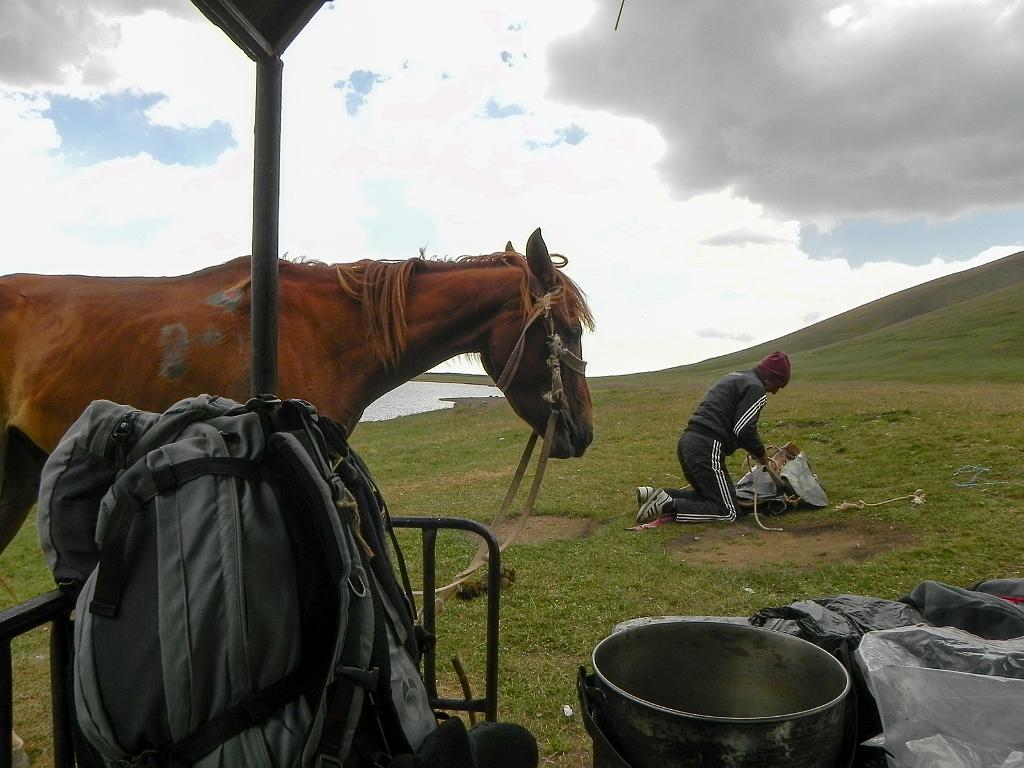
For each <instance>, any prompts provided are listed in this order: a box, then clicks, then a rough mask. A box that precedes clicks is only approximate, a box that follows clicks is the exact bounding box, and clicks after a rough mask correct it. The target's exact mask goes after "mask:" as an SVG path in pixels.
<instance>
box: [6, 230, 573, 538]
mask: <svg viewBox="0 0 1024 768" xmlns="http://www.w3.org/2000/svg"><path fill="white" fill-rule="evenodd" d="M556 258H557V257H556ZM248 288H249V259H248V258H246V257H243V258H239V259H235V260H233V261H229V262H227V263H226V264H222V265H220V266H217V267H211V268H209V269H204V270H201V271H199V272H195V273H192V274H189V275H184V276H181V277H168V278H138V277H132V278H108V277H82V276H73V275H61V276H40V275H24V274H22V275H10V276H8V277H4V278H0V551H2V550H3V548H4V547H6V546H7V544H8V543H9V542H10V540H11V539H12V538H13V537H14V535H15V533H16V532H17V531H18V529H19V527H20V526H21V524H22V522H23V521H24V519H25V516H26V515H27V514H28V512H29V510H30V509H31V507H32V505H33V504H34V503H35V499H36V495H37V493H38V484H39V474H40V471H41V469H42V465H43V462H44V461H45V459H46V455H47V453H49V452H50V451H52V450H53V448H54V447H55V446H56V445H57V442H58V441H59V440H60V438H61V436H62V435H63V434H64V432H65V431H66V430H67V428H68V427H69V426H70V425H71V423H72V422H73V421H74V420H75V419H76V418H77V417H78V415H79V414H80V413H81V412H82V411H83V410H84V409H85V407H86V406H87V405H88V404H89V403H90V402H91V401H92V400H96V399H101V398H102V399H107V400H113V401H114V402H119V403H124V404H129V405H133V406H136V407H138V408H141V409H144V410H149V411H162V410H165V409H166V408H167V407H168V406H170V405H171V404H173V403H174V402H176V401H177V400H179V399H181V398H183V397H188V396H191V395H195V394H199V393H202V392H207V393H212V394H219V395H225V396H227V397H231V398H233V399H236V400H244V399H245V398H247V397H248V396H249V346H250V342H249V338H250V331H249V306H250V305H249V290H248ZM278 291H279V299H278V303H279V309H278V311H279V320H278V327H279V341H278V369H279V376H278V379H279V393H278V394H280V395H281V396H283V397H301V398H304V399H306V400H308V401H310V402H312V403H313V404H314V405H316V407H317V408H318V409H319V410H320V411H321V412H322V413H325V414H327V415H328V416H330V417H332V418H334V419H335V420H337V421H339V422H340V423H342V424H344V425H346V426H347V427H348V429H349V430H350V431H351V430H352V429H353V428H354V427H355V425H356V423H357V422H358V420H359V417H360V416H361V415H362V412H363V410H364V409H365V408H366V407H367V406H368V405H369V404H370V403H372V402H373V401H374V400H376V399H377V398H378V397H380V396H381V395H382V394H384V393H385V392H387V391H389V390H391V389H394V388H395V387H396V386H398V385H399V384H401V383H403V382H405V381H408V380H409V379H411V378H413V377H414V376H416V375H418V374H420V373H423V372H424V371H426V370H428V369H430V368H432V367H433V366H435V365H438V364H439V363H442V362H444V361H445V360H448V359H450V358H452V357H454V356H457V355H461V354H466V353H477V354H479V355H480V359H481V362H482V363H483V366H484V369H485V370H486V371H487V372H488V374H490V375H491V377H492V378H493V379H494V380H495V381H499V384H500V386H502V389H503V391H504V394H505V396H506V398H507V399H508V402H509V403H510V404H511V406H512V408H513V410H514V411H515V412H516V413H517V414H518V415H519V416H520V417H521V418H522V419H523V420H524V421H525V422H526V423H527V424H528V425H530V427H532V428H533V430H534V431H535V432H537V433H538V434H541V435H543V434H544V429H545V426H546V424H547V422H548V419H549V415H550V413H551V409H552V406H551V404H550V402H549V401H550V400H551V396H550V394H549V393H550V392H551V390H552V374H551V370H552V369H551V366H550V365H549V357H550V355H551V354H552V350H554V351H555V353H556V354H558V356H559V357H561V359H562V360H564V361H566V362H568V363H569V365H567V366H561V368H562V389H563V391H564V395H563V396H561V397H560V398H559V399H560V400H561V402H560V403H559V404H558V408H559V416H558V421H557V427H556V431H555V437H554V440H553V441H552V445H551V455H552V456H554V457H558V458H568V457H571V456H581V455H582V454H583V452H584V451H586V449H587V447H588V446H589V445H590V441H591V439H592V436H593V422H592V412H591V401H590V391H589V389H588V387H587V382H586V379H585V377H584V376H583V374H582V365H581V361H580V355H581V354H582V350H581V347H580V336H581V333H582V329H583V327H584V326H586V327H591V328H592V327H593V317H592V316H591V313H590V310H589V309H588V307H587V304H586V301H585V299H584V297H583V294H582V293H581V292H580V290H579V289H578V287H577V286H576V285H575V284H574V283H573V281H572V280H570V279H569V278H568V277H567V276H566V275H564V274H563V273H562V272H561V271H560V270H559V269H557V268H556V265H555V263H553V262H552V259H551V257H550V255H549V254H548V250H547V246H546V245H545V243H544V239H543V237H542V236H541V233H540V230H539V229H538V230H536V231H535V232H534V233H533V234H532V235H531V236H530V239H529V242H528V243H527V246H526V256H525V258H524V257H523V256H521V255H519V254H517V253H516V252H515V251H514V250H513V249H512V247H511V243H510V244H509V245H508V247H507V248H506V250H505V251H504V252H499V253H495V254H491V255H489V256H473V257H462V258H460V259H454V260H433V259H431V260H427V259H423V258H418V259H409V260H407V261H399V262H379V261H369V260H364V261H360V262H356V263H353V264H345V265H342V264H339V265H333V266H330V265H326V264H321V263H303V264H296V263H290V262H286V261H282V262H281V263H280V264H279V274H278ZM545 306H550V311H549V312H547V313H543V312H542V311H540V310H542V309H543V307H545ZM535 319H536V320H538V322H534V320H535ZM541 319H543V320H544V322H539V320H541ZM556 334H557V338H556V337H555V335H556ZM510 359H511V364H510V365H508V366H507V367H506V363H508V362H509V361H510ZM557 367H559V366H556V368H557ZM503 371H504V372H505V375H504V377H503V378H504V379H506V380H507V381H501V380H500V379H501V378H502V377H501V374H502V372H503Z"/></svg>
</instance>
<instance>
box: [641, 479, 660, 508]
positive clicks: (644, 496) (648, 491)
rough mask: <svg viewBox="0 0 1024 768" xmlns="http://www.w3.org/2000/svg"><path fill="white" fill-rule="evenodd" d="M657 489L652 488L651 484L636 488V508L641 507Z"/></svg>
mask: <svg viewBox="0 0 1024 768" xmlns="http://www.w3.org/2000/svg"><path fill="white" fill-rule="evenodd" d="M655 490H656V489H654V488H651V486H649V485H641V486H640V487H639V488H637V489H636V508H637V509H640V507H642V506H643V505H644V502H646V501H647V500H648V499H649V498H651V496H653V495H654V491H655Z"/></svg>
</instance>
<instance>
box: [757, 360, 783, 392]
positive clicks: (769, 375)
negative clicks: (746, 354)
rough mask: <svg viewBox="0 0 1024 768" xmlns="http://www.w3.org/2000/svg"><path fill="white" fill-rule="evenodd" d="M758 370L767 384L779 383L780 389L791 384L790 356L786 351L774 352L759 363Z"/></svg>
mask: <svg viewBox="0 0 1024 768" xmlns="http://www.w3.org/2000/svg"><path fill="white" fill-rule="evenodd" d="M757 370H759V371H760V372H761V378H763V379H764V381H765V383H766V384H777V385H778V386H779V388H780V389H781V388H782V387H784V386H786V385H787V384H789V357H788V356H787V355H786V353H785V352H772V353H771V354H770V355H768V357H766V358H765V359H764V360H762V361H761V362H760V363H758V364H757Z"/></svg>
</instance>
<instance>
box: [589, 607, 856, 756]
mask: <svg viewBox="0 0 1024 768" xmlns="http://www.w3.org/2000/svg"><path fill="white" fill-rule="evenodd" d="M593 665H594V675H593V689H590V690H592V692H593V693H594V695H593V699H594V700H595V701H594V706H593V718H592V721H591V723H590V724H593V722H596V725H597V728H598V729H600V730H601V731H603V734H602V740H603V739H604V736H606V737H607V743H606V744H605V745H604V749H603V750H598V749H597V746H598V744H597V740H596V739H595V761H597V759H598V755H599V752H602V753H605V752H607V753H610V752H613V751H617V752H618V753H619V755H621V757H622V758H623V759H624V760H625V761H626V762H627V763H628V764H629V765H631V766H633V767H634V768H689V767H690V766H693V767H695V768H696V767H698V766H699V768H758V767H760V766H764V768H769V766H770V767H771V768H780V767H781V766H785V768H833V766H835V765H836V760H837V758H838V756H839V754H840V751H841V749H842V746H843V731H844V722H845V714H846V713H845V706H844V703H845V699H846V696H847V694H848V693H849V691H850V676H849V674H848V673H847V671H846V668H845V667H844V666H843V665H842V664H841V663H840V662H839V661H838V660H837V659H836V658H835V657H833V656H832V655H831V654H830V653H828V652H827V651H825V650H823V649H821V648H819V647H817V646H816V645H813V644H812V643H808V642H806V641H804V640H801V639H799V638H797V637H793V636H791V635H786V634H783V633H780V632H773V631H771V630H767V629H761V628H757V627H749V626H744V625H742V624H727V623H715V622H696V621H693V622H688V621H665V622H656V623H651V624H643V625H639V626H635V627H632V628H629V629H625V630H622V631H620V632H617V633H615V634H613V635H611V636H609V637H607V638H605V639H604V640H602V641H601V642H600V643H598V645H597V647H596V648H595V649H594V653H593ZM580 690H581V696H584V695H585V694H584V693H583V691H584V688H583V687H581V689H580ZM583 703H584V707H585V708H587V710H588V714H590V710H589V707H588V702H583ZM592 735H593V733H592ZM608 743H610V745H611V749H609V748H608ZM595 766H597V768H603V766H600V765H599V764H598V763H597V762H595Z"/></svg>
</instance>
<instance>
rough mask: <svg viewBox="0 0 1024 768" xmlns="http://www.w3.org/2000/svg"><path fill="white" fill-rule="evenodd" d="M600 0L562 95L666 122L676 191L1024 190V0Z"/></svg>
mask: <svg viewBox="0 0 1024 768" xmlns="http://www.w3.org/2000/svg"><path fill="white" fill-rule="evenodd" d="M618 6H619V3H618V2H614V1H613V0H601V2H600V3H599V4H598V12H597V13H595V14H594V15H593V16H592V17H591V19H590V21H589V23H588V24H587V25H586V26H585V27H584V28H583V29H582V30H581V31H580V32H579V33H576V34H571V35H567V36H566V37H564V38H563V39H561V40H559V41H556V42H555V43H554V44H553V46H552V47H551V49H550V50H549V51H548V55H549V60H550V62H551V72H552V74H551V87H550V92H551V94H552V95H553V96H554V97H555V98H557V99H558V100H560V101H563V102H566V103H571V104H576V105H579V106H582V107H587V108H590V109H601V110H607V111H610V112H614V113H616V114H621V115H633V116H637V117H640V118H642V119H644V120H646V121H649V122H650V123H652V124H653V125H655V126H656V127H657V128H658V129H659V131H660V132H661V134H662V135H663V137H664V139H665V141H666V144H667V151H666V154H665V157H664V158H663V160H662V161H661V163H660V164H659V172H660V174H661V176H662V178H663V179H664V180H665V181H666V182H667V183H668V184H669V185H670V187H671V189H672V190H673V193H674V196H675V197H676V198H678V199H687V198H689V197H692V196H694V195H697V194H701V193H706V192H712V191H717V190H722V189H729V190H731V192H732V194H734V195H736V196H738V197H744V198H749V199H751V200H754V201H756V202H758V203H760V204H763V205H765V206H766V207H767V209H768V211H769V212H770V213H771V215H773V216H775V217H779V218H783V219H797V220H800V221H803V222H813V221H816V220H819V219H828V218H845V217H877V218H881V219H886V220H904V219H911V218H927V219H949V218H954V217H956V216H958V215H962V214H964V213H968V212H973V211H977V210H979V209H982V208H985V207H988V206H992V207H1001V208H1009V207H1018V208H1020V207H1022V206H1024V143H1022V142H1021V141H1020V135H1019V134H1020V130H1019V127H1020V126H1021V125H1022V124H1024V89H1022V88H1020V83H1019V79H1020V76H1019V73H1020V72H1022V71H1024V47H1022V46H1021V45H1019V41H1020V39H1021V37H1022V36H1024V3H1020V2H1016V0H976V1H973V2H956V1H952V0H923V1H919V2H892V1H891V0H856V1H854V2H849V3H845V4H843V5H839V4H838V3H836V2H833V1H831V0H808V1H807V2H800V3H779V2H772V1H770V0H751V1H750V2H744V3H742V4H740V3H732V2H721V0H695V2H685V3H681V2H677V1H676V0H645V2H642V3H627V4H626V7H625V10H624V13H623V17H622V21H621V23H620V26H619V29H618V31H617V32H614V33H610V30H611V26H612V23H613V21H614V18H615V14H616V13H617V11H618Z"/></svg>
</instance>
